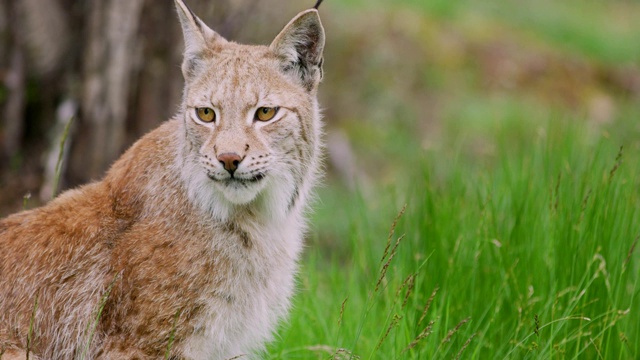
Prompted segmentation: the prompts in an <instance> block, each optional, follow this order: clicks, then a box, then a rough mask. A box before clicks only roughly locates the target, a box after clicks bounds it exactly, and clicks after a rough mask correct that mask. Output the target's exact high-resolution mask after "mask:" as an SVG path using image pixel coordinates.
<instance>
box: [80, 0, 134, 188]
mask: <svg viewBox="0 0 640 360" xmlns="http://www.w3.org/2000/svg"><path fill="white" fill-rule="evenodd" d="M142 3H143V1H142V0H103V1H91V2H89V6H88V7H87V14H86V17H85V19H87V20H88V21H87V27H86V29H85V30H86V33H87V38H86V40H85V44H84V46H85V48H84V53H83V56H82V64H83V69H82V85H81V88H82V94H81V96H80V116H81V122H80V124H79V129H78V133H77V137H76V139H77V142H76V145H75V146H76V147H79V148H81V149H84V151H76V152H74V154H76V156H74V157H73V158H72V162H71V168H70V169H71V171H72V172H74V175H75V180H76V181H81V182H85V181H87V180H91V179H96V178H98V177H100V176H101V175H102V173H103V172H104V169H105V168H106V167H108V166H109V164H111V162H112V161H113V160H114V159H116V158H117V157H118V155H119V154H120V152H121V151H122V148H123V146H124V145H125V139H126V137H125V136H126V122H125V121H126V118H127V112H128V103H129V93H130V89H131V87H132V86H131V81H132V78H133V77H132V75H133V74H132V72H133V65H134V62H135V61H134V60H135V59H136V57H137V56H138V24H139V21H140V11H141V9H142Z"/></svg>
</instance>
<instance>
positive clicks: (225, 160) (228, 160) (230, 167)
mask: <svg viewBox="0 0 640 360" xmlns="http://www.w3.org/2000/svg"><path fill="white" fill-rule="evenodd" d="M218 161H220V163H221V164H222V165H223V166H224V169H225V170H227V171H228V172H229V174H231V175H233V173H234V171H236V169H237V168H238V164H240V161H242V158H241V157H240V155H238V154H236V153H224V154H220V155H218Z"/></svg>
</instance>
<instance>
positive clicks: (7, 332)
mask: <svg viewBox="0 0 640 360" xmlns="http://www.w3.org/2000/svg"><path fill="white" fill-rule="evenodd" d="M175 3H176V8H177V12H178V15H179V19H180V23H181V25H182V30H183V34H184V40H185V50H184V61H183V63H182V73H183V75H184V79H185V87H184V93H183V100H182V104H181V105H180V108H179V110H178V112H177V114H176V115H175V116H174V117H173V118H172V119H171V120H169V121H167V122H165V123H164V124H162V125H161V126H160V127H159V128H157V129H156V130H154V131H152V132H150V133H149V134H147V135H145V136H144V137H142V138H141V139H140V140H138V141H137V142H136V143H135V144H134V145H133V146H132V147H131V148H130V149H128V150H127V151H126V152H125V153H124V154H123V155H122V157H121V158H120V159H119V160H117V161H116V162H115V163H114V164H113V166H112V167H111V168H110V169H109V171H108V172H107V173H106V175H105V177H104V178H103V179H102V180H101V181H98V182H94V183H91V184H88V185H85V186H82V187H80V188H77V189H74V190H69V191H67V192H64V193H62V194H61V195H60V196H59V197H58V198H56V199H55V200H53V201H51V202H50V203H49V204H47V205H45V206H43V207H40V208H36V209H33V210H28V211H23V212H20V213H18V214H14V215H11V216H9V217H7V218H5V219H3V220H1V221H0V352H2V353H3V354H4V355H3V356H1V357H2V359H24V358H26V357H29V358H31V359H158V358H165V357H167V358H171V359H228V358H235V357H242V358H255V357H259V355H260V352H261V351H262V350H263V349H264V344H265V343H266V342H268V341H269V340H270V338H271V337H272V333H273V331H274V329H275V327H276V326H277V324H278V322H279V320H281V319H282V318H283V317H284V316H285V315H286V314H287V311H288V307H289V303H290V298H291V296H292V292H293V290H294V277H295V273H296V270H297V262H298V259H299V255H300V252H301V248H302V239H303V234H304V232H305V209H306V208H307V203H308V200H309V198H310V192H311V190H312V187H313V185H314V182H315V181H316V178H317V177H318V174H319V167H320V153H321V148H322V145H321V122H320V115H319V110H318V103H317V88H318V85H319V82H320V80H321V77H322V52H323V48H324V41H325V36H324V29H323V27H322V24H321V22H320V18H319V15H318V11H317V6H316V7H314V8H312V9H309V10H306V11H303V12H301V13H300V14H298V15H297V16H296V17H294V18H293V19H292V20H291V21H290V22H289V23H288V25H286V26H285V28H284V29H283V30H282V31H281V32H280V33H279V34H278V35H277V36H276V38H275V39H274V40H273V42H272V43H271V44H270V45H269V46H257V45H255V46H254V45H242V44H237V43H234V42H230V41H227V40H225V39H224V38H223V37H222V36H221V35H219V34H218V33H216V32H215V31H213V30H212V29H210V28H209V27H207V25H205V24H204V22H203V21H202V20H200V19H199V18H198V17H196V15H194V14H193V13H192V11H191V10H190V9H189V8H188V7H187V6H186V5H185V4H184V3H183V2H182V1H181V0H175Z"/></svg>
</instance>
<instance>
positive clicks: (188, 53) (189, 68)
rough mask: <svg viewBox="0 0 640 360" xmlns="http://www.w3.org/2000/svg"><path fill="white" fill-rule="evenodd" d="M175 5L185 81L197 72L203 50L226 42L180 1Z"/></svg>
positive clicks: (176, 0)
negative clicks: (181, 44) (179, 26)
mask: <svg viewBox="0 0 640 360" xmlns="http://www.w3.org/2000/svg"><path fill="white" fill-rule="evenodd" d="M175 3H176V9H177V10H178V17H179V18H180V24H181V25H182V34H183V35H184V61H183V62H182V74H183V75H184V77H185V79H186V78H189V77H191V76H192V75H193V74H194V73H195V72H196V71H197V69H198V66H199V64H200V63H201V59H202V56H203V54H204V52H205V50H207V49H209V48H211V44H214V43H216V42H219V43H221V44H223V43H226V42H227V40H225V39H224V38H223V37H222V36H220V35H219V34H218V33H216V32H215V31H213V30H211V29H210V28H209V27H208V26H207V25H206V24H205V23H204V22H203V21H202V20H200V18H198V17H197V16H196V15H195V14H194V13H193V11H191V9H189V7H188V6H187V5H186V4H185V3H184V2H183V1H182V0H175Z"/></svg>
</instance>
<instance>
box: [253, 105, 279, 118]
mask: <svg viewBox="0 0 640 360" xmlns="http://www.w3.org/2000/svg"><path fill="white" fill-rule="evenodd" d="M278 110H280V108H279V107H261V108H259V109H258V111H256V120H260V121H269V120H271V119H273V117H274V116H276V114H277V113H278Z"/></svg>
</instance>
